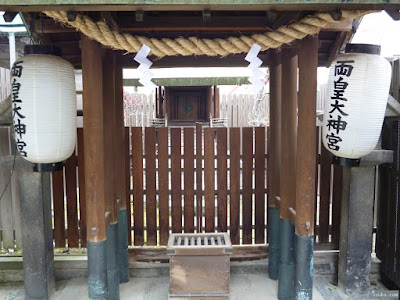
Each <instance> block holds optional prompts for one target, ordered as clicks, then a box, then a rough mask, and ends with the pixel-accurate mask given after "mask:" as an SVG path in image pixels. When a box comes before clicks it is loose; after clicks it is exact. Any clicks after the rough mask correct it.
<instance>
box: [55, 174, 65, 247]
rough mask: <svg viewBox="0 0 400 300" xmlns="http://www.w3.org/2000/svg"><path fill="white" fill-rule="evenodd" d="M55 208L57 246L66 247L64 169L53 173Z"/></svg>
mask: <svg viewBox="0 0 400 300" xmlns="http://www.w3.org/2000/svg"><path fill="white" fill-rule="evenodd" d="M52 182H53V209H54V241H55V245H56V247H65V218H64V171H63V170H60V171H56V172H53V173H52Z"/></svg>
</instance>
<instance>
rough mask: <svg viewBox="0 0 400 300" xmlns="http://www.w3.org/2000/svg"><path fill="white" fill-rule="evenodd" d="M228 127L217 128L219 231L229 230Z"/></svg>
mask: <svg viewBox="0 0 400 300" xmlns="http://www.w3.org/2000/svg"><path fill="white" fill-rule="evenodd" d="M226 172H227V128H218V129H217V177H218V178H217V180H218V182H217V184H218V185H217V187H218V188H217V190H218V202H217V203H218V228H217V229H218V231H220V232H226V231H227V173H226Z"/></svg>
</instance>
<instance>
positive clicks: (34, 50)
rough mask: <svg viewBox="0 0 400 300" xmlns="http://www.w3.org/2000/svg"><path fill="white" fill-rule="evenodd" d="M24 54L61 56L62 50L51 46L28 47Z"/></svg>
mask: <svg viewBox="0 0 400 300" xmlns="http://www.w3.org/2000/svg"><path fill="white" fill-rule="evenodd" d="M24 54H25V55H28V54H48V55H55V56H61V49H60V48H59V47H55V46H49V45H26V46H25V48H24Z"/></svg>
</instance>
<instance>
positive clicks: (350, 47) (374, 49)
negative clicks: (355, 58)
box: [345, 44, 381, 55]
mask: <svg viewBox="0 0 400 300" xmlns="http://www.w3.org/2000/svg"><path fill="white" fill-rule="evenodd" d="M345 53H364V54H375V55H380V54H381V46H379V45H372V44H347V45H346V50H345Z"/></svg>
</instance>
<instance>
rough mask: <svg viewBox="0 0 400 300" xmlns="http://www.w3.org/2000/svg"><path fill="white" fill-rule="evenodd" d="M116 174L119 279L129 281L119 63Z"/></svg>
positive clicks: (123, 124)
mask: <svg viewBox="0 0 400 300" xmlns="http://www.w3.org/2000/svg"><path fill="white" fill-rule="evenodd" d="M115 53H116V55H122V53H121V52H115ZM114 80H115V81H114V82H115V139H116V142H115V154H114V155H115V157H116V161H115V166H114V168H115V170H116V171H115V173H116V174H115V175H116V179H117V180H116V186H115V188H116V199H117V202H118V264H119V280H120V282H121V283H122V282H128V281H129V265H128V235H129V234H130V233H131V224H130V221H128V220H130V219H129V218H128V209H127V208H128V207H129V206H130V197H127V192H126V191H127V189H129V193H128V195H130V186H129V184H130V182H128V181H127V180H129V179H128V178H126V176H125V175H124V174H125V170H126V165H130V162H129V160H128V161H126V155H125V151H126V149H125V147H126V141H125V123H124V122H125V118H124V97H123V74H122V66H121V65H117V66H116V70H115V78H114Z"/></svg>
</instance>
